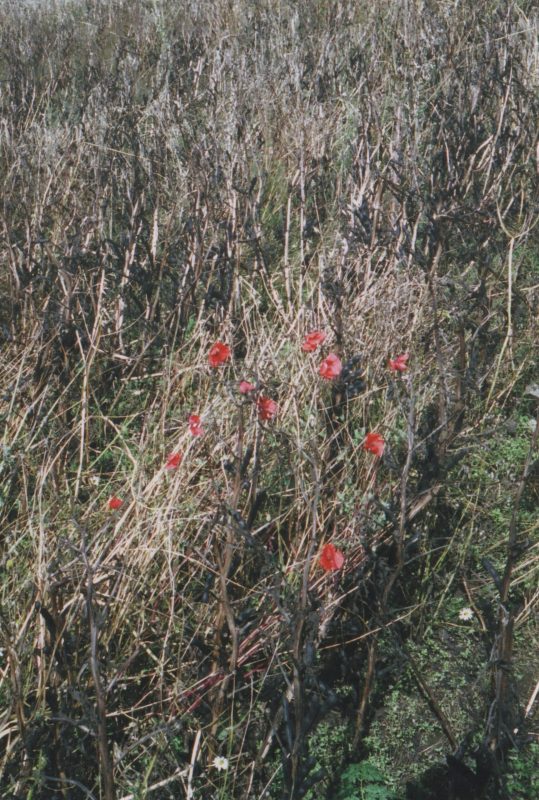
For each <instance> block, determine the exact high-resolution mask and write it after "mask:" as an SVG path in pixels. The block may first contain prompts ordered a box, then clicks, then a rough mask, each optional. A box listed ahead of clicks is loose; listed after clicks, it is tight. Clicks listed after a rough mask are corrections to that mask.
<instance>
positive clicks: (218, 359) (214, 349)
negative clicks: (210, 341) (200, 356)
mask: <svg viewBox="0 0 539 800" xmlns="http://www.w3.org/2000/svg"><path fill="white" fill-rule="evenodd" d="M229 358H230V347H229V346H228V345H227V344H224V342H215V344H214V345H212V346H211V347H210V351H209V353H208V361H209V362H210V366H211V367H218V366H219V365H220V364H224V363H225V361H228V359H229Z"/></svg>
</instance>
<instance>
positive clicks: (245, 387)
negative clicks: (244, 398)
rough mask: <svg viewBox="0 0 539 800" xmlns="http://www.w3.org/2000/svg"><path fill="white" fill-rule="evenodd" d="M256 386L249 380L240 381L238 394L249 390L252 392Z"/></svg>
mask: <svg viewBox="0 0 539 800" xmlns="http://www.w3.org/2000/svg"><path fill="white" fill-rule="evenodd" d="M255 389H256V386H255V385H254V383H249V381H240V385H239V392H240V394H249V392H254V390H255Z"/></svg>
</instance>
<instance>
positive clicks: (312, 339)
mask: <svg viewBox="0 0 539 800" xmlns="http://www.w3.org/2000/svg"><path fill="white" fill-rule="evenodd" d="M326 336H327V334H325V333H324V331H312V332H311V333H308V334H307V335H306V336H305V338H304V340H303V344H302V345H301V349H302V350H303V351H304V352H305V353H312V352H314V351H315V350H317V349H318V348H319V347H320V345H321V344H322V343H323V342H324V341H325V338H326Z"/></svg>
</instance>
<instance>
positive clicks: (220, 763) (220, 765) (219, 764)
mask: <svg viewBox="0 0 539 800" xmlns="http://www.w3.org/2000/svg"><path fill="white" fill-rule="evenodd" d="M212 765H213V766H214V767H215V769H218V770H219V772H221V770H223V769H228V758H225V757H224V756H215V758H214V759H213V762H212Z"/></svg>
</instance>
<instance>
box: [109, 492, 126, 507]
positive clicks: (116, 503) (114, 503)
mask: <svg viewBox="0 0 539 800" xmlns="http://www.w3.org/2000/svg"><path fill="white" fill-rule="evenodd" d="M123 504H124V501H123V500H122V499H121V497H116V495H113V496H112V497H111V498H110V500H109V503H108V506H109V508H110V510H111V511H117V510H118V509H119V508H121V507H122V506H123Z"/></svg>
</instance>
